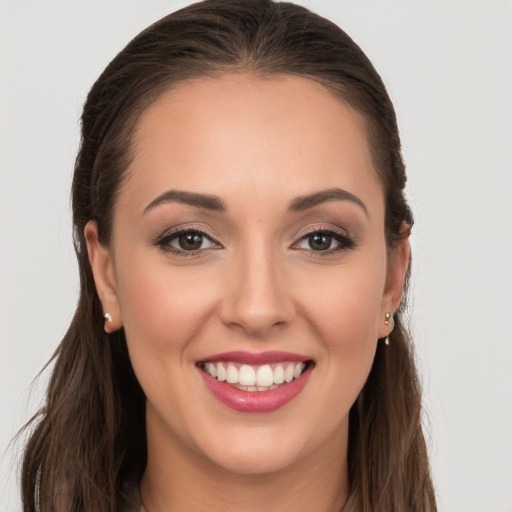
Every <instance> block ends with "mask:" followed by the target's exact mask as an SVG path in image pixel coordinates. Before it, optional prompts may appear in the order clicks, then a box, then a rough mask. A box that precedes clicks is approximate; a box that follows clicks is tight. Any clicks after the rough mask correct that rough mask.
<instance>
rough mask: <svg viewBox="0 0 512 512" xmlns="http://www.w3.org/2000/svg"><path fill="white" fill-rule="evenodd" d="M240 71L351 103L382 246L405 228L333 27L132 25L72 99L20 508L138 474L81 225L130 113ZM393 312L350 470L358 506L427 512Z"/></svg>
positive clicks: (59, 511) (228, 21)
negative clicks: (64, 188) (47, 369)
mask: <svg viewBox="0 0 512 512" xmlns="http://www.w3.org/2000/svg"><path fill="white" fill-rule="evenodd" d="M239 71H240V72H245V73H247V72H248V73H253V74H254V75H255V76H272V75H277V74H288V75H290V74H291V75H299V76H302V77H306V78H309V79H311V80H315V81H317V82H319V83H321V84H323V85H324V86H325V87H326V88H328V89H329V90H331V91H332V92H333V93H335V94H336V95H337V96H338V97H339V98H340V99H341V100H342V101H345V102H347V103H348V104H350V105H351V106H352V107H354V108H356V109H357V110H358V111H360V112H361V113H362V114H363V115H364V118H365V120H366V129H367V135H368V140H369V144H370V147H371V150H372V155H373V158H374V166H375V168H376V170H377V173H378V175H379V177H380V179H381V182H382V185H383V189H384V193H385V197H386V218H385V230H386V239H387V243H388V247H389V249H390V250H391V249H392V248H393V245H394V244H395V243H396V241H397V240H399V239H401V238H402V237H404V236H406V235H407V234H408V233H405V231H407V230H405V231H404V229H403V226H404V225H408V226H412V222H413V221H412V215H411V212H410V210H409V207H408V205H407V203H406V200H405V197H404V193H403V190H404V187H405V182H406V175H405V167H404V163H403V161H402V157H401V153H400V139H399V135H398V128H397V123H396V116H395V112H394V109H393V105H392V104H391V101H390V99H389V96H388V94H387V92H386V89H385V87H384V84H383V83H382V80H381V78H380V77H379V75H378V74H377V72H376V71H375V69H374V68H373V66H372V64H371V63H370V61H369V60H368V58H367V57H366V56H365V55H364V53H363V52H362V51H361V49H360V48H359V47H358V46H357V45H356V44H355V43H354V42H353V41H352V40H351V39H350V38H349V37H348V36H347V35H346V34H345V33H344V32H343V31H342V30H341V29H340V28H339V27H337V26H336V25H334V24H333V23H331V22H330V21H328V20H326V19H324V18H321V17H319V16H317V15H316V14H313V13H311V12H310V11H308V10H307V9H305V8H303V7H299V6H297V5H294V4H291V3H274V2H272V1H271V0H245V1H243V2H240V1H238V0H206V1H204V2H200V3H197V4H194V5H191V6H189V7H186V8H184V9H182V10H180V11H177V12H175V13H173V14H171V15H169V16H167V17H165V18H163V19H162V20H160V21H158V22H157V23H155V24H153V25H152V26H150V27H149V28H147V29H146V30H144V31H143V32H142V33H141V34H139V35H138V36H137V37H136V38H135V39H133V40H132V41H131V42H130V43H129V44H128V45H127V46H126V48H125V49H124V50H122V51H121V52H120V53H119V54H118V55H117V57H116V58H115V59H114V60H113V61H112V62H111V63H110V64H109V66H108V67H107V68H106V69H105V71H104V72H103V74H102V75H101V76H100V78H99V79H98V80H97V81H96V83H95V84H94V86H93V87H92V89H91V91H90V93H89V95H88V97H87V101H86V103H85V106H84V111H83V116H82V142H81V147H80V151H79V154H78V157H77V160H76V165H75V174H74V180H73V190H72V203H73V223H74V243H75V249H76V254H77V257H78V264H79V270H80V298H79V302H78V306H77V309H76V313H75V315H74V318H73V320H72V322H71V325H70V327H69V329H68V331H67V333H66V335H65V336H64V338H63V340H62V342H61V344H60V345H59V347H58V348H57V351H56V352H55V354H54V356H53V358H52V360H51V363H52V364H53V373H52V376H51V380H50V383H49V386H48V390H47V395H46V403H45V405H44V407H43V408H42V409H41V410H40V411H39V412H38V413H37V414H36V415H35V416H34V418H32V420H31V422H32V423H30V424H31V425H33V426H34V427H33V431H32V433H31V435H30V438H29V441H28V443H27V446H26V450H25V454H24V461H23V468H22V496H23V504H24V510H25V511H26V512H29V511H30V512H32V511H34V510H39V511H41V512H52V511H54V512H64V511H65V512H71V511H84V512H98V511H107V510H108V511H116V510H120V507H121V506H122V494H123V492H122V489H123V485H124V484H125V483H126V482H138V481H139V479H140V478H141V476H142V473H143V471H144V468H145V464H146V456H147V454H146V433H145V397H144V393H143V391H142V389H141V388H140V386H139V384H138V382H137V380H136V378H135V375H134V373H133V370H132V367H131V364H130V361H129V357H128V353H127V348H126V340H125V336H124V332H123V330H122V329H121V330H119V331H117V332H115V333H113V334H110V335H106V334H105V332H104V330H103V316H102V314H103V311H102V308H101V304H100V301H99V298H98V295H97V293H96V289H95V285H94V280H93V277H92V272H91V268H90V265H89V261H88V257H87V250H86V243H85V239H84V226H85V224H86V223H87V222H88V221H89V220H91V219H92V220H95V221H96V222H97V224H98V230H99V238H100V241H101V242H102V243H103V244H106V245H108V243H109V239H110V235H111V229H112V211H113V208H114V206H115V202H116V194H117V193H118V191H119V189H120V184H121V182H122V179H123V176H124V172H125V170H126V168H127V166H128V164H129V162H130V159H131V156H132V147H131V134H132V131H133V129H134V127H135V125H136V123H137V119H138V117H139V115H140V114H141V112H142V111H144V109H145V108H147V107H148V105H150V104H151V103H152V102H153V101H155V100H156V99H157V98H158V97H159V95H160V94H162V93H163V92H164V91H166V90H168V89H169V88H172V87H173V85H174V84H177V83H178V82H182V81H183V80H186V79H189V78H196V77H203V76H208V75H214V74H219V73H223V72H230V73H233V72H239ZM402 309H403V303H402V308H401V309H400V310H399V311H398V312H396V313H395V315H394V322H395V328H394V330H393V332H392V334H391V336H390V339H391V343H390V345H389V346H386V345H384V344H383V343H379V344H378V348H377V352H376V356H375V360H374V363H373V367H372V370H371V372H370V375H369V377H368V380H367V382H366V384H365V386H364V388H363V390H362V391H361V394H360V396H359V398H358V399H357V401H356V403H355V404H354V405H353V407H352V409H351V411H350V434H349V435H350V439H349V452H348V459H349V460H348V462H349V470H350V481H351V486H352V489H353V491H354V492H356V493H357V495H358V498H359V503H360V507H361V510H362V511H363V512H371V511H372V512H373V511H379V512H427V511H429V512H432V511H435V510H436V504H435V496H434V491H433V486H432V482H431V478H430V470H429V463H428V458H427V451H426V446H425V440H424V437H423V433H422V426H421V394H420V386H419V382H418V378H417V374H416V370H415V365H414V360H413V354H412V347H411V343H410V338H409V336H408V335H407V332H406V331H405V329H404V327H403V324H402V322H401V314H402Z"/></svg>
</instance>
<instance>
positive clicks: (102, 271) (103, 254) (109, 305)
mask: <svg viewBox="0 0 512 512" xmlns="http://www.w3.org/2000/svg"><path fill="white" fill-rule="evenodd" d="M84 235H85V241H86V243H87V254H88V256H89V263H90V265H91V269H92V273H93V276H94V283H95V285H96V291H97V292H98V296H99V298H100V301H101V305H102V306H103V313H104V314H106V313H108V314H109V315H110V318H111V320H105V331H106V332H108V333H110V332H113V331H117V330H118V329H120V328H121V327H122V325H123V321H122V318H121V309H120V307H119V300H118V297H117V286H116V280H115V273H114V262H113V258H112V255H111V252H110V250H109V249H108V248H107V247H104V246H103V245H101V243H100V241H99V239H98V225H97V224H96V222H95V221H92V220H90V221H89V222H88V223H87V224H86V225H85V228H84Z"/></svg>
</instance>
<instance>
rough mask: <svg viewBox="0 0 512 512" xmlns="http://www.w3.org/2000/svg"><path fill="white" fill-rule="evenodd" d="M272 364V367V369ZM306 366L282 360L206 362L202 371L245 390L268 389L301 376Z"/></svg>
mask: <svg viewBox="0 0 512 512" xmlns="http://www.w3.org/2000/svg"><path fill="white" fill-rule="evenodd" d="M272 366H274V369H272ZM305 367H306V364H305V363H302V362H298V363H291V362H284V363H279V364H276V365H270V364H264V365H261V366H255V367H254V366H251V365H248V364H242V365H241V366H240V365H237V364H236V363H233V362H229V363H227V362H218V363H212V362H207V363H205V364H204V367H203V369H204V371H205V372H206V373H207V374H209V375H211V376H212V377H214V378H216V379H217V380H219V381H220V382H224V381H227V382H228V383H229V384H233V385H235V387H238V388H239V389H243V390H246V391H268V390H269V389H274V388H276V387H278V386H279V385H280V384H283V383H284V382H291V381H292V380H293V379H297V378H298V377H300V376H301V374H302V372H303V371H304V369H305Z"/></svg>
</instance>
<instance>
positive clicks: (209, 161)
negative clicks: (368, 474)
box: [86, 75, 407, 473]
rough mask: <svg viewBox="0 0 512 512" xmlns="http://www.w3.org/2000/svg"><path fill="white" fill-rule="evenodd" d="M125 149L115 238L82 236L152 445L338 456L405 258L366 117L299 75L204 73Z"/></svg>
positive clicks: (174, 94)
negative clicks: (395, 242) (103, 240)
mask: <svg viewBox="0 0 512 512" xmlns="http://www.w3.org/2000/svg"><path fill="white" fill-rule="evenodd" d="M134 149H135V153H134V155H135V156H134V159H133V161H132V162H131V164H130V166H129V169H128V171H127V179H126V180H125V181H124V182H123V184H122V187H121V189H120V194H119V197H118V201H117V204H116V207H115V212H114V224H113V226H114V228H113V237H112V241H111V245H110V247H109V248H104V247H101V246H100V245H99V244H98V243H97V239H96V234H95V233H96V232H95V226H94V224H92V223H90V224H89V225H88V227H87V228H86V234H87V239H88V242H89V251H90V257H91V262H92V266H93V269H94V273H95V279H96V283H97V287H98V292H99V294H100V298H101V300H102V303H103V307H104V310H105V311H109V312H110V313H111V314H112V317H113V321H112V322H111V323H110V324H108V325H107V328H108V329H109V330H114V329H117V328H120V327H121V326H124V329H125V333H126V339H127V343H128V349H129V353H130V358H131V362H132V364H133V368H134V370H135V373H136V375H137V378H138V380H139V382H140V384H141V386H142V388H143V390H144V392H145V394H146V397H147V431H148V443H149V460H150V461H151V458H152V456H154V457H156V456H158V457H164V458H165V457H167V456H169V457H170V456H173V457H174V458H175V459H176V457H177V456H178V455H176V454H183V455H186V456H187V457H188V458H189V460H190V457H193V458H194V460H197V461H202V463H204V464H205V465H209V466H211V467H219V466H220V467H222V468H225V469H228V470H231V471H235V472H240V473H261V472H269V471H274V470H278V469H282V468H285V467H291V465H292V464H293V463H298V462H299V461H303V462H304V461H307V460H311V458H312V457H313V456H318V455H319V454H323V455H324V456H325V457H327V458H329V457H331V458H333V457H335V458H336V459H337V460H339V457H340V455H343V454H344V450H345V449H346V442H347V437H348V414H349V409H350V407H351V405H352V404H353V403H354V401H355V400H356V398H357V396H358V394H359V392H360V390H361V388H362V386H363V385H364V383H365V380H366V378H367V376H368V373H369V371H370V368H371V366H372V361H373V358H374V354H375V350H376V344H377V340H378V338H381V337H384V336H386V335H387V334H388V332H389V329H390V327H389V326H386V325H385V323H384V319H385V318H384V317H385V312H386V311H391V312H393V311H394V309H395V308H396V307H397V304H398V301H399V297H400V292H401V287H402V280H403V274H404V272H405V266H406V259H407V258H406V249H403V250H402V253H403V254H402V256H403V257H401V258H391V260H390V262H389V265H388V260H387V250H386V244H385V237H384V197H383V191H382V186H381V184H380V182H379V180H378V178H377V175H376V173H375V170H374V169H373V167H372V159H371V157H370V151H369V148H368V144H367V141H366V137H365V133H364V128H363V120H362V118H361V116H360V115H359V114H358V113H357V112H356V111H354V110H353V109H351V108H350V107H348V106H347V105H346V104H344V103H342V102H341V101H339V100H338V99H336V98H335V97H334V96H333V95H331V94H330V93H329V92H328V91H327V90H326V89H325V88H323V87H322V86H320V85H318V84H316V83H315V82H312V81H309V80H306V79H303V78H298V77H278V78H272V79H258V78H254V77H249V76H246V75H227V76H222V77H220V78H209V79H198V80H195V81H191V82H188V83H182V84H181V85H179V86H178V87H177V88H175V89H173V90H171V91H168V92H167V93H165V94H164V95H163V96H162V97H161V98H160V99H159V100H158V101H157V102H156V103H154V104H153V105H152V106H151V107H150V108H149V109H148V110H147V111H145V113H144V114H143V115H142V117H141V118H140V120H139V122H138V125H137V130H136V133H135V135H134ZM402 245H404V244H402ZM224 379H226V380H224ZM288 381H290V382H288ZM152 454H153V455H152ZM325 460H327V459H325Z"/></svg>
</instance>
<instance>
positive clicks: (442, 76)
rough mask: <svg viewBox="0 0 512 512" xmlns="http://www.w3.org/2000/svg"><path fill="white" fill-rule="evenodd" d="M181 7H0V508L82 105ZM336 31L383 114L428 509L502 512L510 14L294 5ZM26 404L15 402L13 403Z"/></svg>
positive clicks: (452, 3) (49, 325) (56, 267)
mask: <svg viewBox="0 0 512 512" xmlns="http://www.w3.org/2000/svg"><path fill="white" fill-rule="evenodd" d="M187 3H189V2H183V1H182V2H177V1H170V0H169V1H160V0H144V1H142V0H115V1H114V0H109V1H108V2H105V1H99V0H88V1H85V0H76V1H73V2H70V1H69V0H51V1H50V0H46V1H44V2H41V1H40V0H0V411H1V413H0V418H1V420H0V456H1V457H2V461H1V465H0V511H2V512H14V511H17V510H20V503H19V499H18V490H17V487H16V485H17V484H16V481H17V476H16V471H17V458H18V457H19V450H20V446H19V445H18V446H16V445H11V446H10V447H9V441H10V439H11V438H12V436H13V435H14V434H15V432H16V431H17V429H18V428H19V427H20V426H21V424H22V423H23V422H25V421H26V420H27V419H28V418H29V417H30V415H31V414H32V413H33V412H34V411H35V408H36V406H37V404H38V403H39V401H40V399H41V396H42V392H43V390H44V387H45V383H46V378H45V376H46V374H43V377H42V378H41V379H40V380H39V381H38V383H37V384H36V385H35V386H34V387H32V388H31V382H32V379H33V378H34V377H35V375H36V373H37V372H38V371H39V370H40V369H41V368H42V366H43V365H44V363H45V362H46V361H47V360H48V359H49V357H50V356H51V354H52V352H53V351H54V350H55V348H56V346H57V343H58V341H59V340H60V338H61V337H62V335H63V334H64V332H65V330H66V327H67V325H68V323H69V321H70V318H71V315H72V313H73V310H74V305H75V302H76V293H77V275H76V274H77V273H76V266H75V262H74V254H73V249H72V245H71V229H70V224H71V223H70V214H69V187H70V182H71V174H72V168H73V162H74V158H75V154H76V150H77V146H78V118H79V115H80V111H81V106H82V104H83V101H84V98H85V94H86V92H87V90H88V89H89V87H90V86H91V85H92V82H93V81H94V80H95V78H96V77H97V76H98V75H99V73H100V72H101V71H102V69H103V68H104V66H105V65H106V64H107V63H108V62H109V61H110V59H111V58H112V57H113V56H114V55H115V54H116V53H117V51H119V50H120V49H121V48H122V47H123V46H124V44H125V43H126V42H128V40H129V39H130V38H131V37H133V36H134V35H135V34H136V33H137V32H138V31H140V30H141V29H142V28H144V27H145V26H146V25H148V24H149V23H151V22H152V21H154V20H156V19H158V18H160V17H161V16H162V15H164V14H167V13H168V12H171V11H173V10H175V9H176V8H178V7H181V6H184V5H186V4H187ZM298 3H302V4H304V5H307V6H309V7H310V8H312V9H313V10H315V11H317V12H319V13H320V14H323V15H325V16H327V17H329V18H330V19H332V20H333V21H335V22H336V23H338V24H339V25H340V26H341V27H342V28H343V29H344V30H346V31H347V32H348V33H349V34H350V35H351V36H352V37H353V38H354V39H355V40H356V41H357V42H358V43H359V44H360V46H361V47H362V48H363V49H364V50H365V52H366V53H367V54H368V56H369V57H370V59H371V60H372V61H373V62H374V64H375V66H376V67H377V69H378V70H379V72H380V73H381V75H382V77H383V79H384V81H385V82H386V84H387V86H388V88H389V91H390V94H391V96H392V98H393V100H394V102H395V106H396V109H397V113H398V117H399V123H400V127H401V132H402V141H403V145H404V155H405V159H406V162H407V165H408V172H409V187H408V195H409V198H410V201H411V204H412V207H413V210H414V212H415V216H416V225H415V228H414V236H413V238H412V246H413V259H414V266H413V267H414V268H413V275H414V277H413V281H412V290H411V291H412V305H413V308H412V325H413V330H414V334H415V340H416V346H417V356H418V363H419V367H420V370H421V373H422V377H423V384H424V391H425V406H426V415H425V424H426V427H427V430H428V432H429V433H430V434H429V446H430V449H431V456H432V465H433V473H434V478H435V483H436V487H437V490H438V495H439V502H440V510H441V511H453V512H511V511H512V335H511V323H512V322H511V320H512V270H511V266H512V265H511V262H512V149H511V148H512V29H511V27H512V3H511V2H510V1H507V0H481V1H477V0H430V1H426V0H423V1H405V0H385V1H382V2H378V1H377V0H373V1H367V0H330V1H328V0H311V1H300V2H298ZM31 390H32V391H31Z"/></svg>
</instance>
